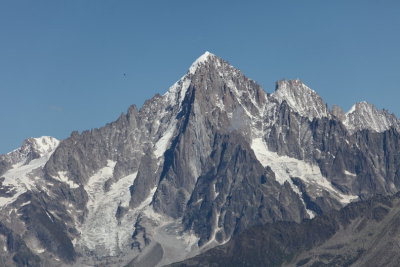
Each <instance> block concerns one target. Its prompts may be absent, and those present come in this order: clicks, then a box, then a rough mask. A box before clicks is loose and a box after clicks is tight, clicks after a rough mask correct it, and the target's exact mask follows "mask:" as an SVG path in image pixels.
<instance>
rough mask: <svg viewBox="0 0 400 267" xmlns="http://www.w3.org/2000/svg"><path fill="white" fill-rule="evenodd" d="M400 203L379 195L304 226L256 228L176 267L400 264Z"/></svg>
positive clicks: (396, 197) (277, 224)
mask: <svg viewBox="0 0 400 267" xmlns="http://www.w3.org/2000/svg"><path fill="white" fill-rule="evenodd" d="M399 201H400V195H399V194H397V195H394V196H387V197H382V196H378V197H373V198H372V199H369V200H364V201H361V202H356V203H351V204H350V205H348V206H346V207H344V208H343V209H341V210H340V211H332V212H328V213H327V214H326V215H323V216H318V217H316V218H314V219H312V220H305V221H303V222H302V223H300V224H297V223H294V222H275V223H269V224H265V225H263V226H255V227H252V228H249V229H247V230H245V231H243V232H242V233H240V234H238V235H237V236H235V237H233V238H232V239H231V240H230V241H229V242H228V243H227V244H224V245H222V246H219V247H216V248H213V249H211V250H208V251H207V252H205V253H203V254H200V255H198V256H196V257H194V258H191V259H188V260H186V261H183V262H180V263H175V264H172V265H171V266H182V267H183V266H398V265H399V263H400V256H399V255H400V254H399V251H400V246H399V240H398V235H399V227H398V225H399V222H400V216H399Z"/></svg>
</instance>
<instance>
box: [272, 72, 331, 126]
mask: <svg viewBox="0 0 400 267" xmlns="http://www.w3.org/2000/svg"><path fill="white" fill-rule="evenodd" d="M271 96H272V97H273V98H275V99H276V100H277V101H278V102H279V103H282V102H283V101H284V100H285V101H286V102H287V104H288V105H289V106H290V107H291V109H292V110H294V111H295V112H297V113H299V114H300V115H301V116H303V117H307V118H309V119H310V120H312V119H313V118H322V117H328V114H329V112H328V109H327V106H326V104H325V103H324V101H323V100H322V98H321V97H320V96H319V95H318V94H317V93H316V92H315V91H314V90H312V89H311V88H309V87H308V86H306V85H305V84H304V83H303V82H302V81H300V80H298V79H296V80H281V81H278V82H277V83H276V89H275V92H274V93H273V94H272V95H271Z"/></svg>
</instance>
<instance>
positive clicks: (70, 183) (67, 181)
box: [53, 171, 79, 188]
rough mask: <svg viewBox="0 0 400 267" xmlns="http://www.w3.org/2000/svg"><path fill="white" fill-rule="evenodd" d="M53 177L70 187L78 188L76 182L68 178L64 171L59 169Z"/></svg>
mask: <svg viewBox="0 0 400 267" xmlns="http://www.w3.org/2000/svg"><path fill="white" fill-rule="evenodd" d="M53 178H54V179H56V180H58V181H60V182H62V183H65V184H67V185H68V186H69V187H70V188H78V187H79V185H78V184H77V183H75V182H74V181H72V180H70V179H69V178H68V176H67V172H66V171H60V172H58V173H57V176H56V177H53Z"/></svg>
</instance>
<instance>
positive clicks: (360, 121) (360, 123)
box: [343, 101, 400, 132]
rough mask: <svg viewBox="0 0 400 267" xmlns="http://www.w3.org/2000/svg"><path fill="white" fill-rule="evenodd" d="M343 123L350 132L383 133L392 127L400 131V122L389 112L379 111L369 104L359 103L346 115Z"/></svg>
mask: <svg viewBox="0 0 400 267" xmlns="http://www.w3.org/2000/svg"><path fill="white" fill-rule="evenodd" d="M345 116H346V117H345V119H344V121H343V123H344V125H346V127H347V129H349V131H350V132H355V131H360V130H363V129H368V130H372V131H375V132H383V131H386V130H388V129H390V128H391V127H394V128H397V129H400V122H399V120H398V119H397V118H396V117H395V116H394V115H393V114H390V113H389V112H388V111H387V110H378V109H376V108H375V106H374V105H372V104H370V103H367V102H365V101H364V102H359V103H356V104H355V105H353V107H352V108H351V109H350V110H349V111H348V112H347V113H346V115H345Z"/></svg>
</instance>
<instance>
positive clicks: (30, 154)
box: [4, 136, 60, 164]
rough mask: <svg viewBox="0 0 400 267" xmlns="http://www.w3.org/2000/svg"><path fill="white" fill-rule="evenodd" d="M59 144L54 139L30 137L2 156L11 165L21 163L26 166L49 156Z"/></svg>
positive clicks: (49, 137)
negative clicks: (34, 160) (37, 159)
mask: <svg viewBox="0 0 400 267" xmlns="http://www.w3.org/2000/svg"><path fill="white" fill-rule="evenodd" d="M59 143H60V141H59V140H57V139H56V138H54V137H51V136H42V137H37V138H33V137H30V138H28V139H26V140H24V141H23V142H22V146H21V147H19V148H17V149H15V150H13V151H11V152H9V153H7V154H6V155H4V156H5V157H6V158H8V161H9V162H11V163H12V164H16V163H20V162H22V161H24V162H25V164H27V163H28V162H29V161H31V160H33V159H35V158H41V157H43V156H46V155H49V154H51V153H52V152H53V151H54V150H55V149H56V148H57V146H58V144H59Z"/></svg>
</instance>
